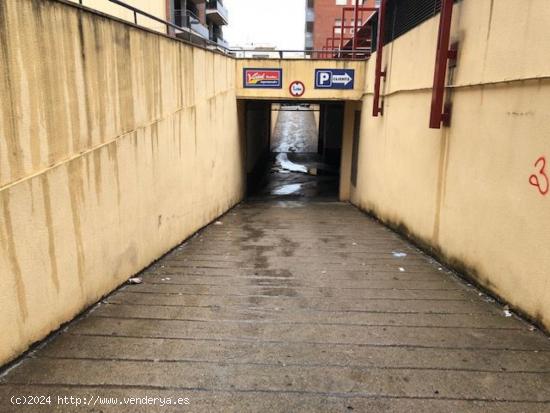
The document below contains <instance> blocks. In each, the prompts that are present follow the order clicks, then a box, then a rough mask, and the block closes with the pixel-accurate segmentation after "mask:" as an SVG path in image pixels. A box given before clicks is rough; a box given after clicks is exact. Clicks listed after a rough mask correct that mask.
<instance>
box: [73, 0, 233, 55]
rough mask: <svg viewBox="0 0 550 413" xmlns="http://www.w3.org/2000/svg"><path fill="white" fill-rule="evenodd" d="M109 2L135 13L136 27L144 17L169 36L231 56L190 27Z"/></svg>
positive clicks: (125, 5)
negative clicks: (162, 27) (140, 18)
mask: <svg viewBox="0 0 550 413" xmlns="http://www.w3.org/2000/svg"><path fill="white" fill-rule="evenodd" d="M107 1H109V2H110V3H114V4H116V5H118V6H120V7H123V8H125V9H127V10H130V11H131V12H132V13H133V17H134V19H133V20H134V24H135V25H138V26H139V25H140V24H139V21H138V16H144V17H146V18H148V19H151V20H153V21H156V22H158V23H161V24H162V25H163V26H164V27H165V28H166V34H168V35H169V36H173V37H176V34H178V35H177V37H178V38H180V39H183V40H187V41H189V42H191V43H193V44H196V45H199V46H202V47H205V48H210V49H218V50H220V51H222V52H224V53H227V54H229V49H228V48H226V47H223V46H221V45H219V44H218V43H217V42H212V41H210V39H206V38H203V37H202V36H197V35H194V34H193V32H192V30H191V29H190V28H188V27H183V26H178V25H177V24H175V23H171V22H169V21H166V20H163V19H161V18H160V17H157V16H154V15H152V14H150V13H147V12H146V11H143V10H140V9H138V8H137V7H134V6H132V5H130V4H127V3H124V2H123V1H120V0H107ZM78 2H79V4H80V5H82V6H86V0H78Z"/></svg>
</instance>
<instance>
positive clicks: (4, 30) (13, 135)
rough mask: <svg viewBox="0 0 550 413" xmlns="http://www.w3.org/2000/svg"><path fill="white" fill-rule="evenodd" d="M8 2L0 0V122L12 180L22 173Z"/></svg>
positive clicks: (21, 153) (19, 176) (21, 152)
mask: <svg viewBox="0 0 550 413" xmlns="http://www.w3.org/2000/svg"><path fill="white" fill-rule="evenodd" d="M8 4H9V3H7V2H0V62H7V64H0V68H2V69H3V70H2V72H3V74H2V76H1V77H0V80H1V81H0V91H2V94H3V95H4V96H6V97H7V99H6V101H7V102H6V103H7V104H5V105H2V106H0V112H1V113H2V123H3V124H4V125H5V126H4V127H5V128H6V130H4V136H3V138H4V139H5V140H6V144H7V149H8V163H9V166H10V175H11V176H10V179H11V180H12V181H14V180H16V179H18V178H21V177H22V174H23V156H22V155H23V151H22V149H21V145H20V140H19V129H18V127H17V122H18V120H19V116H18V113H17V104H16V99H15V96H14V93H15V92H14V91H15V90H16V85H15V82H14V79H13V76H12V74H11V71H10V68H14V67H16V65H15V61H14V56H12V55H11V54H10V50H9V38H10V33H11V32H13V30H11V31H10V24H9V17H8V16H9V10H8ZM1 185H2V183H1V182H0V186H1Z"/></svg>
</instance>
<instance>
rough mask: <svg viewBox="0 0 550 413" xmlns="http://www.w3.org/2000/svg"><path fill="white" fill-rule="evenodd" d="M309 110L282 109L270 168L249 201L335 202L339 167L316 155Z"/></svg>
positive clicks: (273, 140) (313, 118)
mask: <svg viewBox="0 0 550 413" xmlns="http://www.w3.org/2000/svg"><path fill="white" fill-rule="evenodd" d="M313 108H314V106H311V107H301V106H283V107H282V109H283V110H281V111H280V112H279V115H278V119H277V123H276V125H275V130H274V132H273V137H272V153H271V159H270V161H271V166H270V168H269V169H268V170H267V174H266V175H265V176H264V177H263V178H262V179H260V180H259V184H258V185H257V187H255V188H254V190H253V192H252V193H251V194H249V199H268V198H269V199H281V198H284V199H287V200H288V199H292V200H306V199H308V200H311V199H315V200H318V201H320V200H325V201H330V200H336V199H337V198H338V185H339V167H338V166H337V165H336V166H335V165H329V164H327V163H326V162H324V161H323V158H322V156H321V155H319V154H318V153H317V145H318V129H317V124H316V120H315V116H314V114H313V113H314V112H313V110H314V109H313Z"/></svg>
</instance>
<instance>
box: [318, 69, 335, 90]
mask: <svg viewBox="0 0 550 413" xmlns="http://www.w3.org/2000/svg"><path fill="white" fill-rule="evenodd" d="M331 78H332V74H331V73H330V72H319V86H327V87H330V84H331V83H332V82H331Z"/></svg>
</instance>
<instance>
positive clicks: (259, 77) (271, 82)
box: [243, 68, 283, 89]
mask: <svg viewBox="0 0 550 413" xmlns="http://www.w3.org/2000/svg"><path fill="white" fill-rule="evenodd" d="M243 86H244V87H245V88H251V89H281V88H282V87H283V70H282V69H264V68H261V69H254V68H244V69H243Z"/></svg>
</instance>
